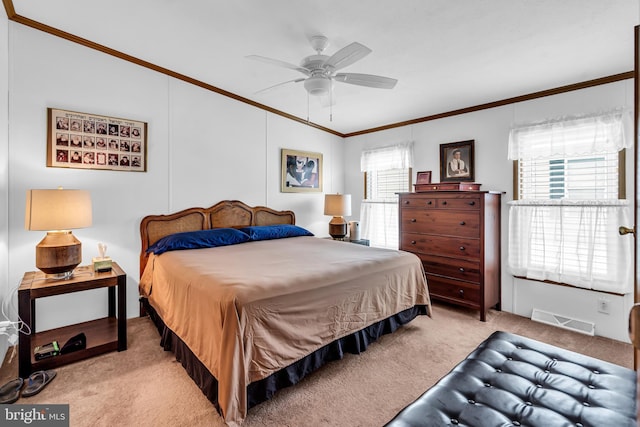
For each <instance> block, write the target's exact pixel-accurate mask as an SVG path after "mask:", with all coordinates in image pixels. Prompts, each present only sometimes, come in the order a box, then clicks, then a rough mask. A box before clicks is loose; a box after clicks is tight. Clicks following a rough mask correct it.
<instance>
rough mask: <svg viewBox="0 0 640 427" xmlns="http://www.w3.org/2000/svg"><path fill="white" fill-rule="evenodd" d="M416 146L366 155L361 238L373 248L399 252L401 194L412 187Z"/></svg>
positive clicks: (364, 160) (375, 150) (369, 151)
mask: <svg viewBox="0 0 640 427" xmlns="http://www.w3.org/2000/svg"><path fill="white" fill-rule="evenodd" d="M412 161H413V144H412V143H405V144H399V145H394V146H389V147H382V148H376V149H373V150H368V151H364V152H363V153H362V158H361V169H362V171H363V172H364V173H365V200H363V201H362V205H361V208H360V219H361V223H362V224H361V230H362V236H363V238H365V239H368V240H369V244H370V245H371V246H377V247H385V248H391V249H398V233H399V232H398V195H397V194H396V193H398V192H406V191H409V190H410V186H411V183H410V181H411V164H412Z"/></svg>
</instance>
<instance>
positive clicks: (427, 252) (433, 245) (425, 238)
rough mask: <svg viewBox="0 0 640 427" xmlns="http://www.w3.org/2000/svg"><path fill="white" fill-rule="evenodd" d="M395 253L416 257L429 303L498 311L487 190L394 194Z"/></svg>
mask: <svg viewBox="0 0 640 427" xmlns="http://www.w3.org/2000/svg"><path fill="white" fill-rule="evenodd" d="M399 196H400V200H399V202H400V203H399V209H400V212H399V213H400V215H399V219H400V224H399V225H400V249H401V250H404V251H408V252H412V253H415V254H416V255H417V256H419V257H420V259H421V260H422V263H423V265H424V269H425V271H426V273H427V282H428V286H429V292H430V294H431V298H432V299H434V300H442V301H447V302H450V303H454V304H458V305H462V306H466V307H471V308H475V309H479V310H480V320H481V321H483V322H484V321H486V313H487V310H488V309H489V308H491V307H494V306H495V307H496V308H497V309H500V280H501V272H500V198H501V193H497V192H488V191H426V192H419V193H400V194H399Z"/></svg>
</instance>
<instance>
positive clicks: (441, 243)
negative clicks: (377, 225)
mask: <svg viewBox="0 0 640 427" xmlns="http://www.w3.org/2000/svg"><path fill="white" fill-rule="evenodd" d="M400 249H402V250H403V251H407V252H413V253H418V254H428V255H442V256H445V257H446V256H449V257H458V258H464V259H474V260H477V259H479V258H480V240H479V239H472V238H460V237H450V236H433V235H431V234H418V233H405V232H403V233H402V235H401V236H400Z"/></svg>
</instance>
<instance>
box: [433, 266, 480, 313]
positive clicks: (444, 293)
mask: <svg viewBox="0 0 640 427" xmlns="http://www.w3.org/2000/svg"><path fill="white" fill-rule="evenodd" d="M427 286H428V287H429V294H430V296H431V297H432V298H435V299H442V300H445V301H451V302H456V303H458V304H462V305H466V306H468V307H473V308H478V307H480V286H478V285H474V284H471V283H465V282H458V281H455V280H451V279H446V278H443V277H438V276H431V275H429V274H427Z"/></svg>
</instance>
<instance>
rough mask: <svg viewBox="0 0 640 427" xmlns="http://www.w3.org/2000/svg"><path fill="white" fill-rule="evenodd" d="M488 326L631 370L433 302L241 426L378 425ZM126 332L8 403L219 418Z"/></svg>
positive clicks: (159, 418)
mask: <svg viewBox="0 0 640 427" xmlns="http://www.w3.org/2000/svg"><path fill="white" fill-rule="evenodd" d="M496 330H503V331H507V332H512V333H515V334H519V335H523V336H527V337H529V338H533V339H537V340H539V341H543V342H546V343H549V344H553V345H556V346H558V347H562V348H566V349H568V350H573V351H577V352H580V353H583V354H586V355H589V356H592V357H596V358H598V359H602V360H607V361H610V362H613V363H616V364H618V365H622V366H626V367H629V368H633V347H632V346H631V344H627V343H623V342H620V341H616V340H611V339H608V338H602V337H590V336H587V335H583V334H579V333H576V332H572V331H568V330H564V329H560V328H557V327H553V326H548V325H544V324H541V323H537V322H533V321H531V320H530V319H527V318H524V317H521V316H517V315H514V314H510V313H506V312H501V311H495V310H491V311H490V312H489V313H488V315H487V321H486V322H480V321H479V320H478V313H477V312H476V311H472V310H467V309H464V308H460V307H454V306H449V305H445V304H439V303H434V310H433V317H431V318H429V317H426V316H419V317H418V318H416V319H415V320H413V321H412V322H410V323H409V324H408V325H405V326H404V327H402V328H400V329H399V330H398V331H396V332H395V333H393V334H391V335H386V336H383V337H382V338H381V339H379V340H378V341H377V342H376V343H374V344H372V345H371V346H370V347H369V348H368V349H367V351H365V352H364V353H362V354H360V355H351V354H348V355H346V356H345V358H344V359H342V360H340V361H336V362H332V363H329V364H328V365H326V366H324V367H323V368H321V369H320V370H318V371H316V372H315V373H313V374H311V375H309V376H308V377H307V378H305V379H304V380H303V381H302V382H300V383H299V384H297V385H295V386H293V387H289V388H287V389H284V390H281V391H279V392H278V393H277V394H276V395H275V396H274V398H273V399H271V400H270V401H267V402H264V403H262V404H260V405H258V406H256V407H254V408H252V409H251V410H250V411H249V414H248V417H247V419H246V421H245V423H244V424H243V426H247V427H256V426H269V427H273V426H278V427H280V426H282V427H284V426H289V427H298V426H300V427H303V426H304V427H307V426H314V427H316V426H350V427H356V426H362V427H372V426H381V425H383V424H384V423H386V422H387V421H389V420H390V419H391V418H393V416H394V415H395V414H396V413H397V412H398V411H399V410H400V409H402V408H403V407H404V406H406V405H407V404H409V403H410V402H412V401H413V400H414V399H416V398H417V397H418V396H419V395H420V394H422V393H423V392H424V391H425V390H426V389H427V388H429V387H430V386H431V385H433V384H434V383H435V382H436V381H437V380H438V379H440V378H441V377H442V376H444V375H445V374H446V373H447V372H449V370H451V369H452V368H453V367H454V366H455V365H456V364H457V363H459V362H460V361H461V360H462V359H464V358H465V357H466V356H467V355H468V354H469V353H470V352H471V351H472V350H473V349H474V348H475V347H476V346H477V345H478V344H479V343H480V342H482V341H483V340H484V339H485V338H487V337H488V336H489V335H490V334H491V333H492V332H494V331H496ZM127 332H128V344H129V348H128V350H127V351H123V352H113V353H108V354H104V355H101V356H97V357H94V358H91V359H88V360H84V361H81V362H77V363H74V364H71V365H67V366H63V367H60V368H58V369H57V373H58V375H57V377H56V378H55V379H54V380H53V381H52V382H51V383H50V384H49V385H47V387H46V388H45V389H44V390H43V391H42V392H40V393H39V394H37V395H35V396H32V397H29V398H21V399H20V400H18V402H16V403H17V404H55V403H64V404H69V412H70V425H71V426H109V427H111V426H213V427H217V426H224V422H223V420H222V418H221V417H220V416H219V415H218V413H217V412H216V410H215V408H214V407H213V405H212V404H211V403H210V402H209V401H208V400H207V399H206V398H205V397H204V395H203V394H202V393H201V392H200V390H199V389H198V388H197V386H196V385H195V384H194V383H193V381H192V380H191V379H190V378H189V376H188V375H187V374H186V372H185V371H184V369H183V368H182V366H181V365H180V363H178V362H176V361H175V359H174V357H173V356H172V354H171V353H169V352H165V351H163V350H162V348H161V347H160V345H159V342H160V338H159V335H158V332H157V330H156V329H155V327H154V325H153V324H152V322H151V321H150V320H149V319H148V318H135V319H129V321H128V326H127ZM12 356H13V357H12ZM17 359H18V357H17V354H15V355H14V353H13V351H12V349H9V352H8V353H7V356H6V358H5V361H4V363H3V365H2V367H1V368H0V385H1V384H4V383H5V382H6V381H8V380H10V379H11V378H15V377H16V376H17V372H18V360H17Z"/></svg>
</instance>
